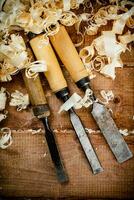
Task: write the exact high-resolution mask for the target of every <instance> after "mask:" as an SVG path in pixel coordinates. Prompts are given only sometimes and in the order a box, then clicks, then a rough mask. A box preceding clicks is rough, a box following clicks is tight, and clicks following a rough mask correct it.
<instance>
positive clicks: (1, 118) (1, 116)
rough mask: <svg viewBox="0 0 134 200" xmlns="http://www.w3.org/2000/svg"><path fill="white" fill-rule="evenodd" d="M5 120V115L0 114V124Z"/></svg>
mask: <svg viewBox="0 0 134 200" xmlns="http://www.w3.org/2000/svg"><path fill="white" fill-rule="evenodd" d="M6 118H7V115H6V114H2V113H0V122H1V121H2V120H3V119H6Z"/></svg>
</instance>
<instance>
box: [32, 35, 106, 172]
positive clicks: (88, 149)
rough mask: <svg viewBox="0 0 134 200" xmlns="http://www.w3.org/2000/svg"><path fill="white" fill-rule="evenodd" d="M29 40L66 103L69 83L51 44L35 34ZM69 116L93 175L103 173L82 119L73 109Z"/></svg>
mask: <svg viewBox="0 0 134 200" xmlns="http://www.w3.org/2000/svg"><path fill="white" fill-rule="evenodd" d="M29 39H30V45H31V48H32V50H33V52H34V54H35V57H36V58H37V60H45V62H46V64H47V67H48V71H47V72H45V76H46V78H47V80H48V82H49V85H50V87H51V89H52V91H53V92H54V93H55V94H56V96H57V97H58V98H61V99H62V100H63V101H64V102H65V101H66V100H68V98H69V96H68V88H67V83H66V80H65V78H64V76H63V74H62V71H61V69H60V66H59V63H58V61H57V58H56V56H55V54H54V51H53V49H52V47H51V45H50V43H48V44H45V41H44V36H43V35H39V36H35V35H34V37H33V34H29ZM69 115H70V120H71V123H72V126H73V128H74V130H75V132H76V135H77V137H78V139H79V141H80V144H81V146H82V148H83V150H84V152H85V155H86V157H87V160H88V161H89V163H90V166H91V168H92V171H93V173H94V174H97V173H99V172H101V171H103V169H102V167H101V164H100V162H99V160H98V158H97V155H96V153H95V151H94V149H93V147H92V144H91V142H90V141H89V139H88V137H87V134H86V132H85V129H84V127H83V125H82V122H81V120H80V118H79V117H78V116H77V115H76V113H75V111H74V110H73V108H71V109H70V110H69Z"/></svg>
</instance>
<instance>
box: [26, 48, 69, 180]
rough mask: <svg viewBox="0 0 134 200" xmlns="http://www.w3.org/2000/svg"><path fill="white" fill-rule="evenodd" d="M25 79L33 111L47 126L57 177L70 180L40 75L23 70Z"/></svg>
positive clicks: (49, 145) (46, 134)
mask: <svg viewBox="0 0 134 200" xmlns="http://www.w3.org/2000/svg"><path fill="white" fill-rule="evenodd" d="M27 50H28V53H29V56H30V57H31V58H32V60H33V55H32V52H31V51H30V49H29V48H27ZM22 76H23V80H24V82H25V85H26V88H27V91H28V93H29V96H30V101H31V104H32V106H33V113H34V115H35V116H36V117H37V118H39V119H41V121H42V122H43V124H44V127H45V138H46V141H47V145H48V148H49V152H50V155H51V159H52V161H53V164H54V167H55V171H56V175H57V178H58V180H59V182H60V183H64V182H68V176H67V174H66V172H65V168H64V165H63V162H62V159H61V157H60V153H59V149H58V146H57V143H56V139H55V135H54V132H53V131H52V130H51V128H50V126H49V120H48V118H49V116H50V109H49V106H48V104H47V100H46V97H45V94H44V91H43V88H42V85H41V81H40V78H39V76H37V77H36V79H32V78H27V77H26V76H25V73H24V71H23V72H22Z"/></svg>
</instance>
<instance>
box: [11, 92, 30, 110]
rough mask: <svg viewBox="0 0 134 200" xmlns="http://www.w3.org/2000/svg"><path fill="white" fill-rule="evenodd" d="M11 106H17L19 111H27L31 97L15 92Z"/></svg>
mask: <svg viewBox="0 0 134 200" xmlns="http://www.w3.org/2000/svg"><path fill="white" fill-rule="evenodd" d="M9 105H10V106H17V111H21V110H23V109H26V108H27V106H28V105H29V96H28V94H25V95H24V94H23V93H21V92H19V91H18V90H15V92H13V93H11V101H10V103H9Z"/></svg>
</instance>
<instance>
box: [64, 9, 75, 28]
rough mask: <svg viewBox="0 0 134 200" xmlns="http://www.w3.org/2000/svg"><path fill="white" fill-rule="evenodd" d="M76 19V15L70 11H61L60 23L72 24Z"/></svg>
mask: <svg viewBox="0 0 134 200" xmlns="http://www.w3.org/2000/svg"><path fill="white" fill-rule="evenodd" d="M77 21H78V18H77V16H76V15H75V14H74V13H73V12H71V11H67V12H64V13H62V15H61V18H60V22H61V24H63V25H65V26H72V25H74V24H75V23H76V22H77Z"/></svg>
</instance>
